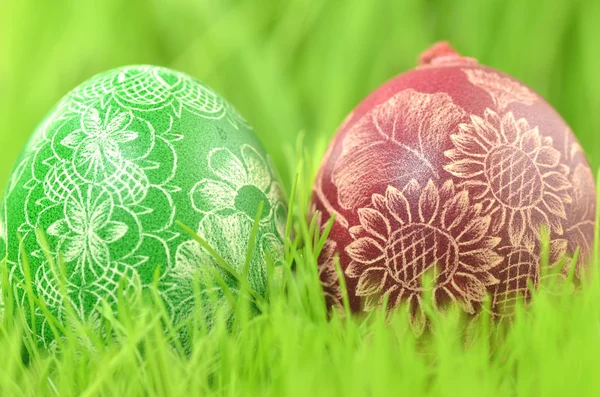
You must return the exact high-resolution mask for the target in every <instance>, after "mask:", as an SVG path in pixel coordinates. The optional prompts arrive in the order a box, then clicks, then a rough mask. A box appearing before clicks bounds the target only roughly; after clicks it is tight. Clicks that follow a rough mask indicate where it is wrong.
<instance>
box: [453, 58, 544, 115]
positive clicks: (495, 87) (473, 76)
mask: <svg viewBox="0 0 600 397" xmlns="http://www.w3.org/2000/svg"><path fill="white" fill-rule="evenodd" d="M463 72H464V73H465V74H466V75H467V79H469V82H470V83H471V84H473V85H475V86H477V87H479V88H481V89H483V90H485V91H487V93H488V94H490V96H491V97H492V99H493V101H494V103H495V104H496V106H497V107H498V109H499V110H503V109H505V108H506V107H507V106H508V105H510V104H511V103H513V102H520V103H522V104H524V105H532V104H533V103H534V102H535V101H536V100H537V97H536V95H535V94H534V93H533V91H531V90H530V89H529V88H527V87H525V86H524V85H523V84H521V83H519V82H518V81H516V80H513V79H511V78H510V77H502V76H501V75H499V74H498V73H496V72H492V71H489V72H487V71H485V70H482V69H480V68H477V69H463Z"/></svg>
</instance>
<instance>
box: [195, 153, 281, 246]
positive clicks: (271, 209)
mask: <svg viewBox="0 0 600 397" xmlns="http://www.w3.org/2000/svg"><path fill="white" fill-rule="evenodd" d="M241 153H242V158H241V159H240V158H238V157H237V156H236V155H234V154H233V153H232V152H231V150H229V149H225V148H217V149H213V150H212V151H211V152H210V153H209V155H208V168H209V169H210V170H211V172H212V173H213V174H214V175H215V176H216V177H217V178H218V180H217V179H203V180H201V181H200V182H198V183H197V184H196V185H195V186H194V187H193V188H192V190H191V192H190V195H191V200H192V206H193V207H194V209H196V210H197V211H199V212H203V213H239V214H241V215H243V216H245V217H246V218H248V219H250V220H252V221H253V220H254V218H255V217H256V214H257V212H258V206H259V204H260V203H261V202H263V203H264V204H263V211H262V214H261V218H260V222H261V224H263V225H265V224H268V223H269V222H271V221H272V220H273V219H274V218H275V221H276V222H275V223H276V225H277V228H278V232H279V234H280V236H281V237H283V230H282V228H283V225H285V219H286V214H285V207H284V205H283V203H282V202H281V201H280V199H279V197H281V191H280V187H279V184H278V183H277V182H275V181H274V180H273V177H272V173H271V171H270V169H269V166H268V164H267V162H266V161H265V159H264V158H263V157H262V156H261V155H260V154H259V153H258V152H257V151H256V149H254V148H253V147H252V146H250V145H243V146H242V149H241Z"/></svg>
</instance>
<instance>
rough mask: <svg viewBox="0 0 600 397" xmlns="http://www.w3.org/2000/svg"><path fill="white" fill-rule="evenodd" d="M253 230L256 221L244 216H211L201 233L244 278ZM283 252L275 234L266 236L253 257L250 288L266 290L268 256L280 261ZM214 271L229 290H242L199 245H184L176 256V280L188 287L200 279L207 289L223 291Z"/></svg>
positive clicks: (249, 278) (174, 272)
mask: <svg viewBox="0 0 600 397" xmlns="http://www.w3.org/2000/svg"><path fill="white" fill-rule="evenodd" d="M251 231H252V222H251V221H250V220H249V219H248V218H247V217H245V216H244V215H241V214H233V215H229V216H225V217H221V216H216V215H214V214H208V215H206V216H205V217H204V218H202V220H201V221H200V224H199V226H198V231H197V234H198V235H199V236H200V237H202V238H203V239H204V240H205V241H206V242H207V243H208V244H209V245H210V247H211V248H213V249H214V250H215V251H216V252H217V253H218V254H219V255H220V256H221V258H223V260H225V262H226V263H227V264H228V265H229V266H231V268H232V269H233V270H235V271H236V272H237V274H238V275H241V274H242V272H243V269H244V264H245V262H246V255H247V253H248V248H249V247H248V243H249V238H250V234H251ZM282 252H283V243H282V241H281V239H279V238H278V237H276V236H275V235H274V234H272V233H267V234H264V235H263V236H262V238H261V241H260V244H257V245H256V247H255V250H254V253H253V256H252V258H251V264H250V270H249V273H248V281H249V283H250V286H251V287H252V288H253V289H254V290H255V291H256V292H258V293H260V294H263V293H264V292H265V291H266V277H267V273H266V256H267V253H268V255H269V256H270V257H271V258H272V259H274V260H275V261H277V260H280V259H281V257H280V254H279V253H282ZM210 268H213V269H215V270H217V271H218V272H219V274H220V275H221V276H222V277H223V279H224V280H225V282H226V283H227V285H228V286H229V288H231V289H233V290H238V288H239V286H238V285H237V281H236V280H235V278H234V277H233V276H232V275H230V274H229V273H227V272H226V271H224V270H223V269H222V268H221V266H219V265H218V263H217V262H216V260H215V258H213V257H212V256H211V254H210V253H209V252H208V251H206V250H205V249H204V248H203V247H202V246H201V245H200V244H199V243H198V242H196V241H194V240H189V241H186V242H184V243H182V244H181V245H180V246H179V247H178V248H177V252H176V255H175V267H174V268H173V273H172V275H173V277H174V278H175V279H178V280H181V281H182V282H184V283H185V284H186V285H188V284H189V283H190V282H192V281H193V280H194V278H196V277H197V278H198V279H199V281H200V282H201V284H202V285H203V286H205V287H208V286H210V287H213V288H217V289H218V290H220V287H216V286H215V285H214V284H215V282H214V278H213V275H212V271H211V270H209V269H210Z"/></svg>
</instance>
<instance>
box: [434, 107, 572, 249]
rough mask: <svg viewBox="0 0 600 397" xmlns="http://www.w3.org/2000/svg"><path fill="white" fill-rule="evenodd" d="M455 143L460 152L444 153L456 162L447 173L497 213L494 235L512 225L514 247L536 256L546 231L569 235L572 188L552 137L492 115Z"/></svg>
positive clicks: (477, 120)
mask: <svg viewBox="0 0 600 397" xmlns="http://www.w3.org/2000/svg"><path fill="white" fill-rule="evenodd" d="M450 138H451V140H452V142H453V143H454V145H455V146H456V148H455V149H451V150H448V151H446V152H445V153H444V154H445V155H446V156H447V157H448V158H449V159H450V160H451V162H450V163H449V164H447V165H445V166H444V169H445V170H446V171H448V172H449V173H451V174H452V175H454V176H455V177H457V178H461V179H466V181H464V182H463V183H461V187H464V188H466V189H468V190H469V192H470V193H471V195H472V197H473V198H474V199H476V200H482V202H484V203H485V204H484V205H485V206H486V208H489V209H490V210H491V212H492V216H493V222H492V233H498V232H499V231H500V230H501V229H502V228H503V227H505V225H506V224H508V235H509V238H510V242H511V244H512V245H513V246H516V247H519V246H522V245H524V246H526V247H527V248H529V249H530V250H533V249H534V247H535V245H536V243H537V242H538V241H539V239H540V230H541V228H542V226H543V225H545V226H548V227H549V228H550V230H551V232H552V233H555V234H556V235H562V234H563V225H562V223H561V221H562V220H564V219H566V216H567V215H566V209H565V204H569V203H571V201H572V199H571V196H570V194H569V192H570V189H571V183H570V182H569V180H568V179H567V175H568V174H569V167H568V166H566V165H564V164H561V163H560V160H561V154H560V152H559V151H558V150H556V149H555V148H554V147H553V146H552V145H553V141H552V138H551V137H542V136H540V133H539V131H538V128H537V127H531V126H530V125H529V123H528V122H527V120H525V119H523V118H521V119H518V120H515V118H514V116H513V114H512V112H508V113H505V114H504V115H503V116H502V117H501V116H500V115H498V114H497V113H496V112H494V111H492V110H490V109H486V111H485V118H481V117H479V116H475V115H472V116H471V122H470V123H465V124H460V125H459V132H458V133H456V134H453V135H451V136H450Z"/></svg>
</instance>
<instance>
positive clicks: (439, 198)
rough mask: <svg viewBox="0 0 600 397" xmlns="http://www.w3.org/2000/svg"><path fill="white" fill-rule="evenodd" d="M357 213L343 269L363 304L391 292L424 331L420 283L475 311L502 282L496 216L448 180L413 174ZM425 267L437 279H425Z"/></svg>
mask: <svg viewBox="0 0 600 397" xmlns="http://www.w3.org/2000/svg"><path fill="white" fill-rule="evenodd" d="M414 203H418V204H414ZM358 215H359V218H360V225H359V226H354V227H352V228H351V230H350V233H351V234H352V235H353V236H354V238H355V240H354V241H353V242H352V243H351V244H349V245H348V246H347V247H346V248H345V250H346V253H347V254H348V256H349V257H350V259H351V262H350V263H349V265H348V267H347V268H346V275H347V276H348V277H350V278H355V279H358V284H357V286H356V295H357V296H359V297H363V298H365V302H364V306H363V309H364V310H366V311H369V310H371V309H372V308H373V307H375V306H377V305H380V304H381V302H382V300H383V297H384V295H385V294H390V302H391V305H392V306H395V305H397V304H399V303H400V302H401V301H408V302H409V304H410V305H411V306H412V307H413V309H414V315H413V316H411V321H412V324H413V326H414V327H415V330H417V331H419V332H421V331H422V330H423V327H424V314H423V312H422V305H421V304H420V300H421V292H422V291H423V290H433V292H434V298H435V301H434V303H435V304H436V305H437V304H440V303H442V302H444V301H456V302H458V303H460V304H461V305H462V306H463V308H464V310H465V311H466V312H468V313H474V312H475V308H474V306H473V304H474V303H478V302H481V301H482V300H483V298H484V296H485V293H486V290H487V288H488V287H489V286H491V285H494V284H497V283H498V280H497V279H496V278H495V277H494V276H493V275H492V273H491V270H492V269H493V268H495V267H496V266H497V265H498V264H499V263H500V262H501V261H502V257H501V256H500V255H498V254H497V252H496V251H495V248H496V246H497V245H498V244H499V243H500V238H497V237H489V236H488V233H489V227H490V223H491V217H490V216H489V215H485V214H484V213H483V207H482V205H481V204H480V203H477V204H473V203H472V201H471V198H470V196H469V192H468V191H466V190H462V191H456V189H455V187H454V184H453V183H452V181H451V180H450V181H447V182H446V183H444V184H443V185H442V187H441V188H439V189H438V187H437V186H436V184H435V183H434V182H433V181H432V180H430V181H429V182H428V183H427V185H426V186H424V187H422V186H421V185H420V184H419V183H418V182H417V181H416V180H411V181H409V182H408V183H407V184H406V185H405V186H404V187H403V188H402V190H399V189H396V188H395V187H393V186H388V188H387V190H386V192H385V196H383V195H380V194H377V193H375V194H373V196H372V202H371V207H365V208H361V209H359V210H358ZM428 271H433V275H434V280H432V282H433V284H432V285H422V284H421V277H422V276H423V275H424V274H425V273H426V272H428Z"/></svg>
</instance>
